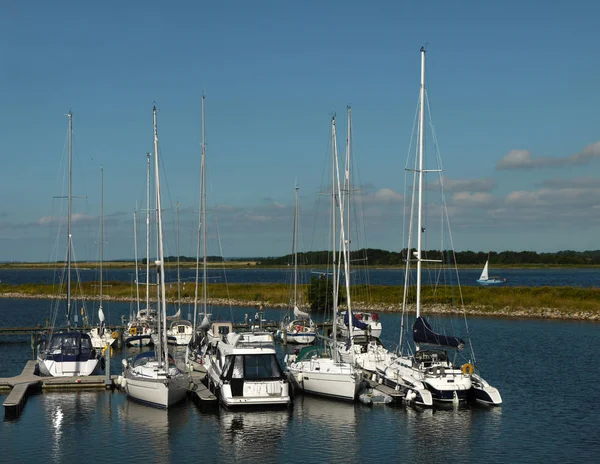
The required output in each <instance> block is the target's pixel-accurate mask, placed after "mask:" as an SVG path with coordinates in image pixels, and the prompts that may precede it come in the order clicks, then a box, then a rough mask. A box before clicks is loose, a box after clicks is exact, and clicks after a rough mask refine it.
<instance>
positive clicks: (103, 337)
mask: <svg viewBox="0 0 600 464" xmlns="http://www.w3.org/2000/svg"><path fill="white" fill-rule="evenodd" d="M100 177H101V180H100V279H99V280H100V282H99V284H100V304H99V307H98V322H99V323H98V326H97V327H92V329H91V330H90V332H89V335H90V337H91V339H92V346H93V347H94V348H96V349H102V350H104V349H106V347H110V346H111V345H112V344H113V343H114V341H115V340H116V337H118V336H119V335H118V333H116V334H115V336H114V337H113V334H112V333H111V332H110V331H108V330H106V328H105V327H106V324H105V320H104V319H105V318H104V310H103V309H102V297H103V293H102V284H103V277H104V276H103V272H102V265H103V263H104V243H103V240H104V167H100Z"/></svg>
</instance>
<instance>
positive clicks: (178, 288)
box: [175, 202, 181, 311]
mask: <svg viewBox="0 0 600 464" xmlns="http://www.w3.org/2000/svg"><path fill="white" fill-rule="evenodd" d="M175 211H176V216H177V310H178V311H180V310H181V279H180V277H179V276H180V274H179V202H176V203H175Z"/></svg>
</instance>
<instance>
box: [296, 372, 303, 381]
mask: <svg viewBox="0 0 600 464" xmlns="http://www.w3.org/2000/svg"><path fill="white" fill-rule="evenodd" d="M296 380H297V381H298V383H302V381H303V380H304V376H303V375H302V372H299V373H298V374H296Z"/></svg>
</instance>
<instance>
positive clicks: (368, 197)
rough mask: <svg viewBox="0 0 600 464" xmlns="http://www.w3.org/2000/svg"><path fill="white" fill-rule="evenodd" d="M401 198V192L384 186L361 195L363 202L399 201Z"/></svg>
mask: <svg viewBox="0 0 600 464" xmlns="http://www.w3.org/2000/svg"><path fill="white" fill-rule="evenodd" d="M402 198H403V196H402V194H400V193H398V192H396V191H394V190H392V189H391V188H388V187H384V188H381V189H379V190H377V191H375V192H368V193H366V194H364V195H363V196H362V202H363V203H365V204H373V203H400V202H401V201H402Z"/></svg>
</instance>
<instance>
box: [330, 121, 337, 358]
mask: <svg viewBox="0 0 600 464" xmlns="http://www.w3.org/2000/svg"><path fill="white" fill-rule="evenodd" d="M335 139H336V135H335V115H334V116H332V117H331V230H332V243H331V245H332V252H333V253H332V257H333V258H332V271H333V272H332V273H331V276H332V277H331V278H332V284H333V302H332V303H333V317H332V320H333V342H334V343H335V341H336V340H337V327H336V326H337V304H338V288H337V277H336V273H335V242H336V227H335V223H336V219H337V214H336V191H335V160H336V153H337V146H336V141H335ZM333 358H334V359H336V360H337V358H338V355H337V350H336V349H333Z"/></svg>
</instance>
